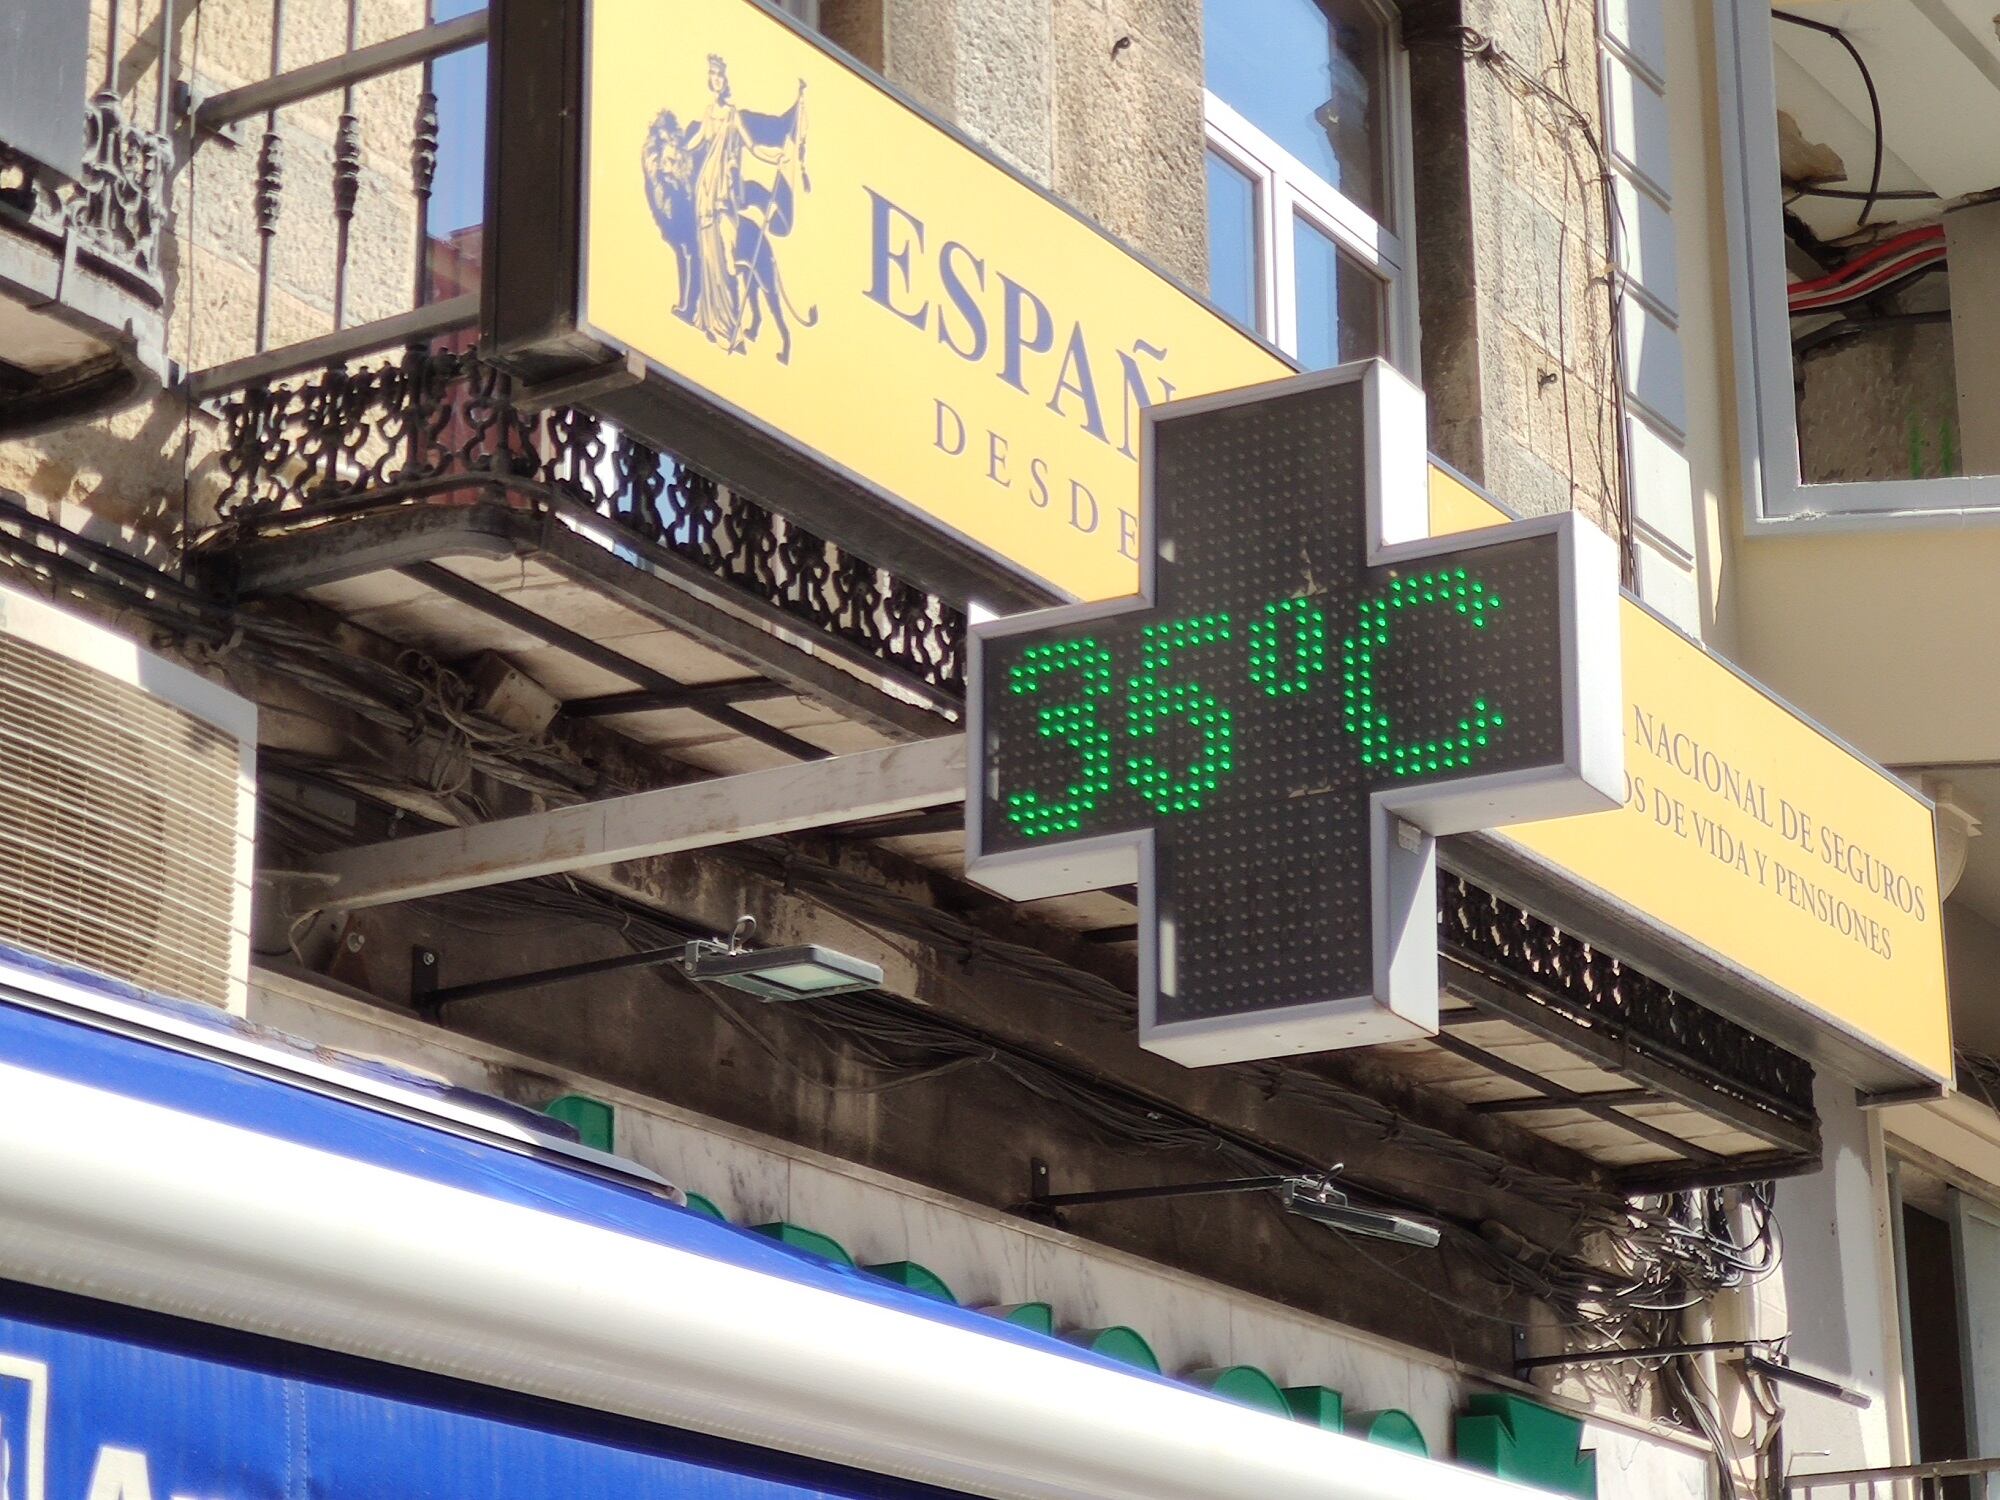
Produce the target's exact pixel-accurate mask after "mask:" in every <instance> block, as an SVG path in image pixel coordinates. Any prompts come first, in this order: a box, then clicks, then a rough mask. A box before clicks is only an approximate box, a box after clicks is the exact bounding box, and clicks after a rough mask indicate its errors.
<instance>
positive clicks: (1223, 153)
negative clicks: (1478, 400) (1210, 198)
mask: <svg viewBox="0 0 2000 1500" xmlns="http://www.w3.org/2000/svg"><path fill="white" fill-rule="evenodd" d="M1208 3H1209V4H1216V3H1218V0H1208ZM1370 8H1371V9H1372V10H1373V11H1374V13H1375V15H1376V17H1377V18H1378V19H1379V20H1380V21H1381V23H1382V28H1383V32H1384V34H1385V35H1386V37H1387V39H1388V47H1387V56H1386V57H1384V59H1383V86H1384V88H1385V90H1386V93H1387V98H1386V99H1385V101H1384V106H1385V107H1384V110H1383V125H1384V131H1383V135H1384V140H1383V147H1384V160H1383V162H1382V190H1383V193H1384V195H1385V197H1386V199H1387V201H1388V205H1389V208H1390V211H1391V213H1392V215H1393V218H1394V222H1395V223H1397V224H1399V225H1402V226H1403V232H1402V233H1401V234H1397V233H1395V232H1393V231H1391V230H1390V228H1389V226H1388V225H1387V224H1386V223H1383V222H1382V221H1380V220H1378V219H1377V218H1375V216H1374V215H1373V214H1371V213H1369V212H1368V211H1367V210H1366V209H1364V208H1363V207H1361V205H1360V204H1358V203H1356V202H1355V201H1354V200H1353V199H1351V198H1349V197H1348V196H1347V195H1346V194H1344V193H1342V192H1341V191H1340V190H1339V189H1338V188H1336V187H1334V185H1333V184H1332V183H1330V182H1328V181H1327V180H1326V179H1325V178H1324V177H1322V176H1320V175H1319V173H1317V172H1315V171H1313V170H1312V169H1311V168H1310V167H1308V166H1307V165H1306V164H1305V163H1304V162H1302V161H1300V160H1299V159H1298V158H1297V157H1296V156H1294V155H1292V153H1291V152H1289V151H1287V150H1286V149H1285V148H1284V147H1283V146H1280V145H1279V144H1278V143H1277V142H1276V141H1274V140H1272V139H1271V137H1270V136H1269V135H1267V134H1265V133H1264V132H1263V131H1262V130H1260V129H1258V128H1257V127H1256V126H1255V125H1253V124H1251V123H1250V121H1249V120H1247V119H1245V118H1244V116H1243V115H1242V113H1241V112H1240V111H1238V110H1237V109H1236V108H1235V107H1234V106H1232V105H1231V104H1229V103H1228V102H1227V101H1226V100H1224V99H1223V98H1222V97H1221V96H1220V95H1218V94H1217V93H1216V92H1215V91H1214V90H1213V89H1207V88H1204V89H1203V90H1202V97H1203V100H1204V112H1205V116H1206V118H1205V124H1206V127H1207V137H1208V146H1209V149H1210V150H1212V151H1214V152H1215V153H1216V155H1218V156H1220V157H1221V158H1222V159H1223V160H1225V161H1227V162H1228V163H1229V164H1230V165H1231V166H1233V167H1235V168H1236V169H1237V170H1239V171H1240V172H1242V173H1243V174H1244V175H1245V176H1246V177H1248V178H1249V179H1250V182H1251V185H1252V188H1253V190H1254V191H1253V204H1254V209H1253V211H1254V213H1255V216H1256V241H1257V242H1256V247H1255V259H1256V273H1257V288H1256V303H1255V305H1256V316H1257V326H1256V330H1255V331H1256V332H1257V334H1258V335H1259V336H1260V337H1262V338H1264V339H1266V340H1268V341H1269V342H1271V343H1273V344H1275V345H1277V346H1278V347H1279V348H1280V349H1282V350H1284V351H1285V352H1286V353H1287V354H1290V355H1293V356H1294V357H1296V356H1297V354H1298V349H1299V324H1298V315H1299V309H1298V277H1297V270H1298V255H1297V246H1296V242H1295V240H1294V238H1293V235H1294V230H1293V220H1294V219H1295V218H1298V219H1304V220H1306V222H1308V223H1309V224H1311V225H1312V226H1313V228H1315V229H1318V230H1320V231H1321V232H1322V233H1324V234H1326V235H1328V236H1329V237H1330V238H1331V239H1332V240H1333V242H1334V243H1335V244H1337V245H1338V246H1339V247H1340V248H1341V249H1342V250H1345V251H1346V252H1347V253H1348V254H1349V255H1351V256H1353V257H1354V258H1355V260H1357V261H1359V262H1360V263H1361V264H1362V265H1363V266H1364V267H1366V268H1367V269H1368V270H1369V271H1370V272H1372V273H1373V274H1374V275H1375V276H1376V277H1377V278H1378V279H1379V280H1380V281H1381V282H1382V283H1383V287H1384V295H1383V303H1382V332H1383V342H1384V344H1385V345H1386V347H1385V349H1384V351H1383V352H1384V353H1385V354H1386V355H1387V357H1388V359H1389V362H1390V363H1391V364H1393V365H1395V366H1396V368H1397V369H1399V370H1401V371H1402V372H1403V373H1404V374H1405V375H1407V376H1409V377H1410V378H1411V379H1412V380H1416V379H1417V378H1418V361H1417V353H1418V348H1417V266H1416V256H1415V252H1414V250H1413V248H1412V244H1411V239H1410V231H1409V225H1410V224H1411V223H1412V221H1413V220H1414V218H1415V216H1416V173H1415V170H1414V167H1413V165H1412V157H1413V148H1412V145H1411V137H1410V66H1409V54H1408V53H1407V52H1406V51H1405V49H1404V47H1403V44H1402V40H1401V36H1400V27H1399V23H1398V21H1397V17H1396V15H1395V14H1394V12H1392V11H1390V10H1388V9H1386V8H1385V7H1383V6H1381V5H1379V4H1376V3H1374V0H1370Z"/></svg>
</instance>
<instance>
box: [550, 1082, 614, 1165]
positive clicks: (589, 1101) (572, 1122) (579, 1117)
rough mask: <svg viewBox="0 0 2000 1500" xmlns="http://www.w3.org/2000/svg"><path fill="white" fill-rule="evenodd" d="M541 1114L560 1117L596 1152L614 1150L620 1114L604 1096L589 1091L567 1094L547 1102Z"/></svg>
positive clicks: (559, 1118)
mask: <svg viewBox="0 0 2000 1500" xmlns="http://www.w3.org/2000/svg"><path fill="white" fill-rule="evenodd" d="M542 1113H543V1114H545V1115H547V1116H549V1118H551V1119H554V1120H561V1121H562V1122H563V1124H565V1125H567V1126H569V1128H570V1129H572V1130H574V1131H575V1132H576V1133H577V1138H578V1139H579V1140H581V1141H582V1142H583V1144H584V1145H586V1146H588V1147H590V1148H591V1149H592V1150H593V1151H609V1150H610V1149H611V1139H612V1128H613V1126H612V1122H613V1121H614V1120H615V1119H616V1118H617V1116H616V1113H615V1112H614V1111H613V1110H612V1108H611V1106H610V1105H608V1104H606V1103H605V1102H604V1101H603V1100H602V1099H593V1098H591V1097H590V1096H589V1095H588V1094H564V1095H562V1096H561V1097H560V1098H556V1099H551V1100H550V1101H549V1102H548V1103H547V1104H544V1105H543V1106H542Z"/></svg>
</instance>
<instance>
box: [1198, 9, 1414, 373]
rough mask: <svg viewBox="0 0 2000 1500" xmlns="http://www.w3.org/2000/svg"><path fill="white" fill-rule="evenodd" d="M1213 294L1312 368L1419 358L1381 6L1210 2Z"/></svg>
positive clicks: (1396, 67) (1397, 90) (1402, 142)
mask: <svg viewBox="0 0 2000 1500" xmlns="http://www.w3.org/2000/svg"><path fill="white" fill-rule="evenodd" d="M1204 16H1205V22H1204V46H1205V48H1206V55H1207V64H1206V65H1207V69H1208V95H1207V116H1208V168H1207V170H1208V245H1209V287H1210V296H1211V298H1212V300H1213V301H1214V302H1215V305H1216V306H1217V307H1219V308H1220V309H1221V310H1222V311H1223V312H1225V313H1227V314H1228V315H1229V316H1230V317H1232V318H1234V319H1235V320H1236V321H1237V322H1239V323H1241V324H1243V325H1244V327H1246V328H1249V329H1251V330H1253V331H1255V332H1257V333H1259V334H1262V335H1263V336H1264V337H1265V338H1267V339H1269V340H1270V341H1271V342H1272V343H1274V344H1277V345H1278V346H1279V347H1280V348H1282V349H1284V350H1285V351H1286V352H1287V353H1289V354H1291V355H1293V356H1294V357H1295V358H1297V359H1298V361H1299V362H1300V363H1301V364H1303V365H1305V366H1306V367H1307V368H1308V369H1324V368H1325V367H1326V366H1328V365H1333V364H1339V363H1341V362H1342V361H1345V360H1351V359H1363V358H1366V357H1368V356H1369V355H1374V354H1384V355H1387V356H1389V357H1390V358H1391V359H1394V360H1396V361H1397V362H1398V363H1399V364H1402V365H1404V366H1405V367H1408V366H1410V365H1412V364H1413V363H1414V357H1415V343H1416V340H1415V334H1414V323H1413V319H1412V318H1411V316H1410V311H1409V309H1410V307H1411V305H1412V304H1411V298H1410V293H1409V282H1410V276H1409V271H1410V265H1409V253H1408V247H1407V246H1406V245H1405V243H1404V241H1403V239H1402V238H1401V237H1399V234H1398V233H1397V231H1398V230H1399V229H1400V230H1404V232H1407V225H1408V223H1409V218H1410V209H1409V202H1408V197H1409V194H1408V172H1407V169H1406V163H1407V162H1408V159H1409V153H1408V150H1407V115H1408V112H1407V106H1406V102H1405V99H1406V90H1405V79H1404V74H1403V60H1402V57H1401V54H1400V51H1399V50H1398V49H1397V48H1396V47H1395V46H1394V45H1393V42H1392V36H1393V29H1394V27H1393V20H1392V18H1391V16H1390V15H1389V13H1388V12H1387V11H1385V10H1383V9H1381V8H1380V7H1379V6H1378V5H1377V3H1376V0H1207V4H1206V6H1205V7H1204Z"/></svg>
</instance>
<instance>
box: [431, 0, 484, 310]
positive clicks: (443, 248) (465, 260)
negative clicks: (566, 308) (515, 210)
mask: <svg viewBox="0 0 2000 1500" xmlns="http://www.w3.org/2000/svg"><path fill="white" fill-rule="evenodd" d="M485 8H486V0H431V21H432V23H433V24H435V23H437V22H440V21H455V20H457V19H458V18H459V17H460V16H467V15H471V14H473V13H474V12H476V11H481V10H484V9H485ZM426 86H427V87H428V88H429V89H430V91H431V93H432V94H433V95H435V96H436V98H437V120H438V132H437V171H436V173H435V175H434V176H433V177H432V179H431V196H430V200H429V202H428V203H427V204H426V205H425V208H424V277H423V286H422V289H421V297H422V300H424V301H426V302H441V301H444V300H445V299H446V298H449V297H456V296H461V295H463V294H464V293H467V292H476V291H478V290H479V267H480V263H481V261H482V260H483V259H484V235H485V225H486V45H485V43H483V42H482V43H480V44H479V45H478V46H476V47H466V48H463V49H461V50H460V51H457V52H448V53H446V54H445V55H444V56H442V57H439V58H435V59H433V60H432V62H431V65H430V72H429V77H428V80H427V84H426Z"/></svg>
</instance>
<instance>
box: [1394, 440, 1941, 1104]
mask: <svg viewBox="0 0 2000 1500" xmlns="http://www.w3.org/2000/svg"><path fill="white" fill-rule="evenodd" d="M1509 519H1512V518H1511V517H1509V516H1506V515H1505V514H1504V513H1502V512H1501V511H1499V510H1498V509H1497V508H1496V507H1494V506H1492V505H1490V504H1489V503H1487V502H1486V501H1485V500H1484V499H1483V498H1482V497H1480V496H1479V495H1477V494H1476V493H1474V492H1473V491H1472V490H1470V489H1469V488H1467V487H1466V486H1464V485H1462V484H1460V483H1458V482H1457V481H1456V480H1454V479H1453V478H1452V477H1451V476H1449V475H1447V474H1445V473H1443V472H1442V471H1440V470H1437V469H1433V470H1432V471H1431V529H1432V531H1433V533H1435V534H1444V533H1449V532H1458V531H1467V530H1473V529H1476V528H1478V527H1481V526H1490V525H1494V524H1496V523H1497V522H1500V521H1504V520H1509ZM1619 626H1620V630H1621V632H1622V644H1623V650H1624V658H1625V672H1624V678H1625V698H1626V702H1625V716H1624V723H1625V806H1624V807H1623V808H1621V809H1619V810H1617V811H1615V812H1606V813H1594V814H1591V815H1589V816H1587V817H1579V818H1563V819H1558V820H1556V821H1554V822H1547V823H1526V824H1517V825H1515V826H1513V827H1511V828H1507V829H1504V830H1502V831H1501V832H1500V833H1499V834H1498V835H1496V837H1499V838H1502V839H1505V840H1508V841H1511V842H1513V843H1514V844H1517V845H1519V846H1520V847H1522V848H1524V849H1526V850H1527V851H1529V852H1530V853H1531V854H1532V855H1534V856H1535V857H1537V858H1538V859H1539V860H1540V861H1542V862H1545V863H1547V864H1549V865H1553V866H1555V867H1556V868H1557V869H1559V870H1561V871H1566V872H1568V874H1570V875H1571V876H1573V877H1575V878H1576V879H1578V880H1579V881H1581V882H1582V883H1583V884H1585V885H1587V886H1590V887H1592V888H1594V889H1596V890H1598V891H1601V892H1603V893H1605V894H1606V895H1609V896H1611V897H1613V898H1614V899H1615V900H1616V901H1617V902H1619V903H1621V904H1623V905H1625V906H1628V907H1631V908H1634V909H1636V910H1637V911H1639V912H1641V913H1644V914H1645V915H1646V916H1647V917H1648V918H1650V919H1651V921H1652V922H1654V923H1656V924H1658V925H1660V926H1662V927H1665V928H1668V929H1672V930H1673V931H1675V932H1677V933H1679V934H1680V935H1682V936H1683V937H1685V938H1686V939H1687V940H1689V941H1691V942H1693V943H1696V944H1699V945H1701V946H1702V947H1703V948H1706V949H1707V950H1708V951H1709V952H1711V953H1713V954H1715V955H1717V956H1719V957H1721V958H1722V959H1724V960H1726V961H1727V962H1729V963H1730V964H1733V965H1735V966H1736V967H1738V968H1740V969H1743V970H1747V971H1748V972H1750V973H1751V974H1753V975H1756V976H1758V977H1759V978H1761V979H1762V980H1763V981H1764V982H1765V983H1766V984H1768V985H1770V986H1772V987H1774V988H1776V989H1778V990H1781V991H1783V992H1785V993H1786V994H1787V995H1788V996H1789V997H1790V998H1791V999H1792V1000H1793V1001H1794V1002H1795V1003H1796V1004H1797V1005H1798V1006H1799V1007H1801V1008H1802V1009H1803V1011H1804V1012H1806V1013H1807V1015H1808V1016H1809V1017H1810V1018H1811V1020H1812V1022H1813V1023H1814V1025H1815V1027H1816V1028H1819V1029H1823V1028H1826V1027H1831V1028H1833V1030H1834V1031H1835V1032H1837V1033H1844V1034H1845V1035H1846V1036H1847V1037H1848V1038H1851V1039H1852V1040H1853V1041H1854V1042H1855V1043H1858V1044H1859V1045H1860V1046H1861V1047H1862V1048H1863V1049H1864V1050H1867V1051H1870V1052H1873V1053H1876V1054H1878V1055H1886V1056H1888V1057H1889V1058H1892V1059H1894V1060H1897V1061H1898V1062H1900V1063H1901V1064H1902V1069H1903V1071H1905V1072H1906V1073H1913V1074H1916V1075H1919V1076H1923V1077H1927V1078H1930V1079H1935V1080H1944V1079H1949V1078H1950V1077H1951V1076H1952V1052H1951V1011H1950V1005H1949V1001H1948V998H1947V994H1946V990H1945V967H1944V934H1943V929H1942V925H1941V920H1942V919H1941V916H1940V913H1939V911H1938V876H1937V853H1936V843H1935V831H1934V815H1933V813H1932V811H1931V808H1930V806H1929V804H1928V803H1926V802H1925V801H1924V800H1923V799H1921V798H1920V797H1918V796H1917V795H1916V794H1915V793H1914V792H1912V791H1911V790H1910V789H1909V788H1907V787H1905V786H1904V785H1903V784H1902V783H1901V782H1899V781H1897V780H1895V779H1894V778H1893V777H1891V776H1889V775H1888V774H1887V773H1886V772H1884V771H1882V770H1881V769H1879V768H1878V767H1876V766H1874V765H1871V764H1870V763H1869V762H1867V761H1865V760H1863V759H1861V758H1860V757H1859V756H1857V755H1855V754H1854V753H1853V752H1852V751H1850V750H1848V749H1847V748H1846V747H1844V746H1842V745H1841V744H1839V743H1838V742H1836V741H1834V740H1832V739H1829V738H1828V737H1827V736H1826V735H1825V734H1824V733H1822V732H1821V731H1820V730H1818V729H1817V728H1815V727H1814V726H1813V725H1812V724H1811V723H1809V722H1807V721H1806V720H1804V719H1802V718H1800V717H1799V716H1798V715H1797V714H1796V713H1794V712H1793V711H1792V710H1791V709H1789V708H1787V707H1786V706H1785V705H1784V704H1782V703H1779V702H1777V701H1776V700H1775V699H1773V698H1771V697H1770V696H1769V695H1768V694H1766V693H1764V692H1762V691H1761V690H1760V689H1758V688H1757V687H1756V686H1755V685H1754V684H1753V683H1751V682H1750V681H1748V680H1747V679H1745V678H1743V677H1741V676H1739V675H1738V674H1737V673H1735V672H1734V671H1732V670H1730V669H1729V668H1728V667H1726V666H1724V665H1722V664H1721V663H1720V662H1718V661H1716V660H1715V659H1714V658H1713V657H1711V656H1710V655H1709V654H1708V653H1707V652H1705V651H1703V650H1702V648H1701V647H1700V646H1698V645H1696V644H1695V643H1694V642H1693V641H1691V640H1689V639H1688V638H1687V637H1686V636H1684V635H1682V634H1681V633H1680V632H1679V631H1676V630H1675V629H1673V628H1672V627H1671V626H1669V625H1667V624H1665V623H1663V622H1662V621H1661V620H1659V619H1658V618H1657V617H1655V616H1654V615H1653V614H1652V613H1651V612H1649V611H1648V610H1646V609H1644V608H1643V607H1641V606H1640V605H1639V604H1637V603H1635V602H1634V601H1632V600H1631V599H1629V598H1628V599H1626V600H1625V601H1624V611H1623V615H1622V617H1621V619H1620V621H1619Z"/></svg>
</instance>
